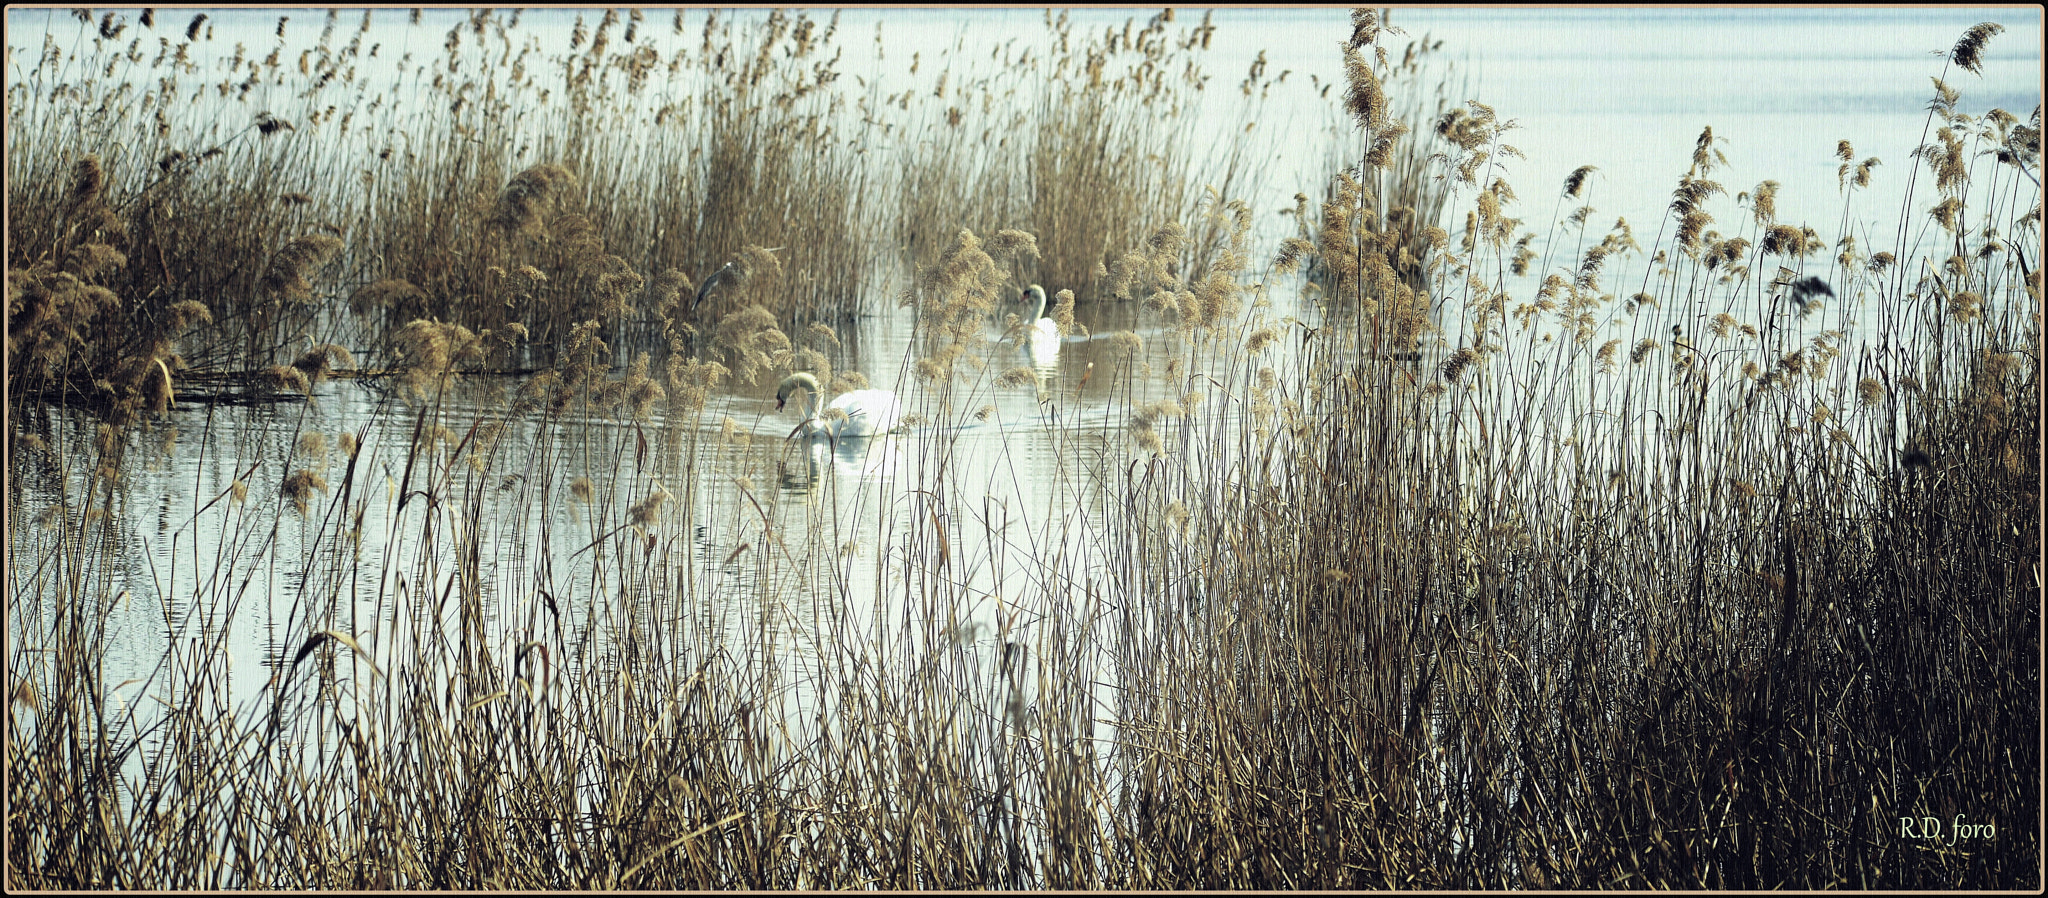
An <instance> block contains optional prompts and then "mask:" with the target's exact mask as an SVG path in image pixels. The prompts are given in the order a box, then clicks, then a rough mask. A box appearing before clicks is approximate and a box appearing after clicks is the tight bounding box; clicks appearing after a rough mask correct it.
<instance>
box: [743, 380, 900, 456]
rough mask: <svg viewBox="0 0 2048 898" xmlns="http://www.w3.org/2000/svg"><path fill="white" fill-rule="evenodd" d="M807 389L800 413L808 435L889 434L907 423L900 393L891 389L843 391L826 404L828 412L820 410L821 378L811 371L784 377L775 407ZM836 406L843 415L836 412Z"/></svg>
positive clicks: (840, 436) (859, 435)
mask: <svg viewBox="0 0 2048 898" xmlns="http://www.w3.org/2000/svg"><path fill="white" fill-rule="evenodd" d="M799 390H801V391H803V405H802V407H800V408H799V409H798V412H799V413H800V414H802V415H803V416H804V423H803V425H802V427H803V430H804V433H805V434H806V435H808V436H824V437H830V438H832V439H835V440H836V439H840V438H842V437H869V436H874V435H876V434H880V433H888V432H890V431H892V430H895V429H896V428H897V427H899V426H901V425H902V423H903V403H902V402H900V401H898V400H897V398H896V394H895V393H892V392H890V391H888V390H853V391H851V392H846V393H841V394H839V396H838V397H837V398H835V399H833V400H832V402H831V404H830V405H828V406H826V409H827V413H826V414H823V415H820V414H819V413H818V398H819V393H820V390H819V389H818V379H817V378H815V377H812V376H811V375H809V374H803V373H798V374H792V375H790V376H788V377H785V378H783V379H782V384H781V385H780V386H778V387H776V389H775V410H776V411H778V412H779V411H782V406H783V404H784V403H785V402H787V401H789V394H791V393H794V392H797V391H799ZM833 409H836V410H838V411H839V412H840V413H841V414H832V413H831V410H833Z"/></svg>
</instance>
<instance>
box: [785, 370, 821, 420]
mask: <svg viewBox="0 0 2048 898" xmlns="http://www.w3.org/2000/svg"><path fill="white" fill-rule="evenodd" d="M798 390H802V391H804V395H805V396H808V397H810V399H811V402H812V403H814V404H815V403H816V402H817V400H818V379H817V378H815V377H812V376H811V375H810V374H808V373H806V372H802V371H799V372H797V373H795V374H792V375H790V376H788V377H785V378H783V379H782V383H781V384H780V385H778V386H777V387H776V388H775V410H776V411H778V412H779V411H782V405H783V403H785V402H788V401H789V394H791V393H794V392H796V391H798Z"/></svg>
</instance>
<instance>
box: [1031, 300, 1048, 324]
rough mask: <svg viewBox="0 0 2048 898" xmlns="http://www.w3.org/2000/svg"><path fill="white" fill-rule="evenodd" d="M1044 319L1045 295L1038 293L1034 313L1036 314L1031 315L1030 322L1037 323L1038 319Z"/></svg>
mask: <svg viewBox="0 0 2048 898" xmlns="http://www.w3.org/2000/svg"><path fill="white" fill-rule="evenodd" d="M1044 317H1045V294H1044V293H1040V294H1038V311H1036V312H1033V313H1031V320H1033V321H1037V320H1038V319H1040V318H1044Z"/></svg>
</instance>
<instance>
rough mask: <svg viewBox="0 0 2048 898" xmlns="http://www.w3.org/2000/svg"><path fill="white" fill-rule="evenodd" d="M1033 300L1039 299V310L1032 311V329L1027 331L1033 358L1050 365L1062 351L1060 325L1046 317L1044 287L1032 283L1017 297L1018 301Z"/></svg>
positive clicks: (1042, 363)
mask: <svg viewBox="0 0 2048 898" xmlns="http://www.w3.org/2000/svg"><path fill="white" fill-rule="evenodd" d="M1033 300H1036V301H1037V303H1038V306H1037V310H1036V311H1034V312H1032V313H1031V329H1030V330H1029V331H1026V337H1027V338H1028V342H1029V344H1030V346H1031V358H1032V360H1033V361H1035V362H1037V363H1039V364H1041V365H1049V364H1052V361H1053V360H1054V359H1056V358H1058V356H1059V353H1060V326H1059V323H1058V322H1056V321H1054V320H1052V319H1051V318H1047V317H1045V288H1044V287H1040V286H1038V285H1037V284H1032V285H1031V286H1029V287H1026V288H1024V292H1023V294H1021V295H1020V296H1018V297H1017V301H1018V302H1031V301H1033Z"/></svg>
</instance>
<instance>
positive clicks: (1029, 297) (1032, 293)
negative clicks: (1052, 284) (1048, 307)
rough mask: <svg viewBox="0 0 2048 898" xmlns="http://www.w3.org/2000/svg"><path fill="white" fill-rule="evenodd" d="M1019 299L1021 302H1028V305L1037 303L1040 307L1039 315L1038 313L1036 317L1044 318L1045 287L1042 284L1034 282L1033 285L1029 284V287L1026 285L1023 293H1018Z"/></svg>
mask: <svg viewBox="0 0 2048 898" xmlns="http://www.w3.org/2000/svg"><path fill="white" fill-rule="evenodd" d="M1017 301H1018V302H1021V303H1025V304H1027V305H1032V304H1035V305H1036V306H1037V308H1038V315H1037V316H1036V317H1040V318H1043V317H1045V288H1044V287H1040V286H1038V285H1037V284H1032V285H1031V286H1029V287H1025V288H1024V292H1023V293H1021V294H1018V296H1017Z"/></svg>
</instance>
